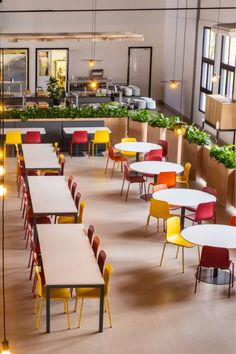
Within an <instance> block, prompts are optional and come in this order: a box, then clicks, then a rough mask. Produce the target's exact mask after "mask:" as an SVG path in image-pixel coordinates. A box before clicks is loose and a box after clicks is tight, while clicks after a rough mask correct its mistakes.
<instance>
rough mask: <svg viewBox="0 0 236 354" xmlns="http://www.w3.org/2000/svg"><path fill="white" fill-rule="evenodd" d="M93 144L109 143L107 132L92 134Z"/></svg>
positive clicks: (100, 131) (101, 131) (98, 131)
mask: <svg viewBox="0 0 236 354" xmlns="http://www.w3.org/2000/svg"><path fill="white" fill-rule="evenodd" d="M93 140H94V142H96V143H101V144H102V143H104V144H106V143H109V141H110V133H109V131H108V130H96V131H95V134H94V139H93Z"/></svg>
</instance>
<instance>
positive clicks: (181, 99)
mask: <svg viewBox="0 0 236 354" xmlns="http://www.w3.org/2000/svg"><path fill="white" fill-rule="evenodd" d="M187 7H188V0H186V8H187ZM186 30H187V10H186V11H185V18H184V43H183V62H182V75H181V80H182V84H181V91H180V115H181V116H182V104H183V86H184V65H185V46H186Z"/></svg>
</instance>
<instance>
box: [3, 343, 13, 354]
mask: <svg viewBox="0 0 236 354" xmlns="http://www.w3.org/2000/svg"><path fill="white" fill-rule="evenodd" d="M1 354H11V352H10V349H9V342H8V341H7V340H4V341H3V342H2V351H1Z"/></svg>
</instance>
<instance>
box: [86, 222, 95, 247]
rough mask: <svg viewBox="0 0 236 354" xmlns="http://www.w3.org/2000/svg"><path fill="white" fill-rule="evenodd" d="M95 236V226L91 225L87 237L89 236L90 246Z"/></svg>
mask: <svg viewBox="0 0 236 354" xmlns="http://www.w3.org/2000/svg"><path fill="white" fill-rule="evenodd" d="M93 234H94V226H93V225H89V227H88V231H87V236H88V239H89V242H90V244H91V243H92V239H93Z"/></svg>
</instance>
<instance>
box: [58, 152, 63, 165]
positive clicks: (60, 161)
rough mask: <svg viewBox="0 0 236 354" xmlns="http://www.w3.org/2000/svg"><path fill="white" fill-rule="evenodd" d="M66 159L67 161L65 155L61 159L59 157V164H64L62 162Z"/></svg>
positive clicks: (61, 155)
mask: <svg viewBox="0 0 236 354" xmlns="http://www.w3.org/2000/svg"><path fill="white" fill-rule="evenodd" d="M64 159H65V155H64V154H60V155H59V157H58V162H59V164H60V165H61V164H62V161H63V160H64Z"/></svg>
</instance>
